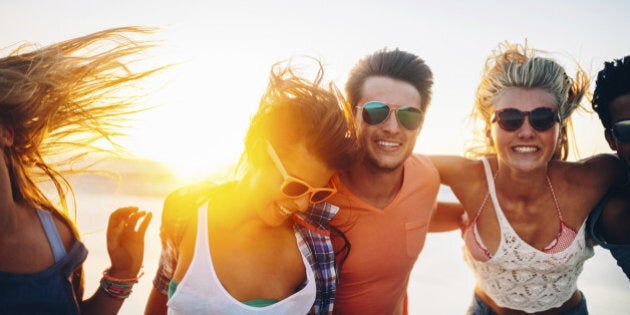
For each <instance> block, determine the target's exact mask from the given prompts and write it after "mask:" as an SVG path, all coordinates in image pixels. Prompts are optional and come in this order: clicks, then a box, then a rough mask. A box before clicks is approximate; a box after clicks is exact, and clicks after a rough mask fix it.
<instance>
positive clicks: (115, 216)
mask: <svg viewBox="0 0 630 315" xmlns="http://www.w3.org/2000/svg"><path fill="white" fill-rule="evenodd" d="M151 218H152V214H151V212H145V211H139V210H138V208H137V207H124V208H119V209H117V210H116V211H114V212H112V214H111V215H110V216H109V223H108V225H107V252H108V253H109V259H110V260H111V263H112V266H111V268H110V269H109V272H108V273H109V275H111V276H113V277H117V278H136V277H137V276H138V272H139V271H140V268H142V261H143V259H144V235H145V232H146V231H147V227H148V226H149V223H150V222H151Z"/></svg>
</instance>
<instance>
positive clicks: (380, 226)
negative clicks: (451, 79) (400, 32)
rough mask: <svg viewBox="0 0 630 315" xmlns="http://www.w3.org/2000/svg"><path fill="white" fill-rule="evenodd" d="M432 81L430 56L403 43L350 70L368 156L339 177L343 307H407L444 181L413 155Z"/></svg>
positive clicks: (339, 295)
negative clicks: (413, 272)
mask: <svg viewBox="0 0 630 315" xmlns="http://www.w3.org/2000/svg"><path fill="white" fill-rule="evenodd" d="M432 85H433V78H432V73H431V70H430V69H429V67H428V66H427V65H426V64H425V63H424V61H423V60H422V59H420V58H419V57H418V56H416V55H414V54H411V53H408V52H405V51H401V50H398V49H396V50H380V51H377V52H375V53H373V54H371V55H368V56H367V57H365V58H364V59H362V60H360V61H359V63H358V64H357V65H355V67H354V68H353V69H352V71H351V72H350V77H349V79H348V81H347V83H346V95H347V97H348V102H349V105H350V106H352V107H353V112H354V115H355V121H356V123H357V127H358V132H359V139H360V141H361V145H362V146H363V149H364V157H363V159H362V161H360V162H359V163H357V164H356V165H355V166H354V167H352V168H351V169H350V170H349V171H347V172H343V173H340V174H338V175H335V177H333V183H334V184H335V185H336V187H337V188H338V193H337V194H336V195H335V196H333V197H332V198H331V199H330V200H329V202H330V203H332V204H335V205H337V206H339V207H340V210H339V212H338V214H337V215H336V216H335V217H334V218H333V220H332V221H331V224H332V225H333V226H335V227H336V228H337V229H339V230H340V231H341V232H342V234H341V235H336V236H335V235H333V245H334V247H335V252H336V253H337V263H338V266H339V268H340V272H339V285H338V287H337V289H336V296H335V305H334V312H335V313H336V314H379V315H382V314H406V313H407V283H408V281H409V275H410V273H411V269H412V267H413V265H414V263H415V262H416V260H417V258H418V255H419V254H420V251H421V250H422V247H423V245H424V240H425V237H426V233H427V231H428V228H429V221H430V220H431V217H432V215H433V213H434V212H435V209H436V206H437V201H436V199H437V194H438V189H439V186H440V179H439V174H438V172H437V170H436V169H435V167H434V166H433V164H432V163H431V162H430V161H429V159H428V158H427V157H425V156H423V155H419V154H412V151H413V148H414V146H415V144H416V139H417V137H418V135H419V133H420V129H421V127H422V123H423V121H424V114H425V113H426V110H427V107H428V105H429V102H430V100H431V87H432ZM453 213H456V212H453ZM451 222H454V220H452V221H451ZM437 228H438V229H440V228H441V227H437ZM450 228H456V227H450ZM450 228H449V229H450ZM432 230H435V228H434V227H433V226H432ZM348 243H349V244H350V250H348V247H345V248H344V246H345V245H347V244H348Z"/></svg>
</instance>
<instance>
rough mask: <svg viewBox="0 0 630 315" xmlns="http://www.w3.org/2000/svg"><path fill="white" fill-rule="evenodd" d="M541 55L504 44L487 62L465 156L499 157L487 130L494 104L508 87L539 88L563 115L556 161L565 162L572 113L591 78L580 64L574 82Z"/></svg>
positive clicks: (519, 46)
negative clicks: (554, 102)
mask: <svg viewBox="0 0 630 315" xmlns="http://www.w3.org/2000/svg"><path fill="white" fill-rule="evenodd" d="M540 53H542V52H541V51H537V50H534V49H531V48H529V47H527V43H525V44H524V45H519V44H510V43H508V42H504V43H501V44H500V45H499V47H498V49H497V50H495V51H494V52H493V54H492V55H491V56H490V57H489V58H488V59H487V60H486V63H485V66H484V69H483V71H482V75H481V82H480V83H479V86H478V87H477V92H476V94H475V104H474V107H473V112H472V119H473V123H474V124H475V132H476V133H475V138H474V139H473V141H472V142H471V143H470V144H469V145H468V146H467V149H466V155H467V156H470V157H478V156H483V155H492V154H496V152H495V150H494V147H493V146H492V145H491V143H490V141H489V139H488V137H487V131H488V130H490V126H491V124H492V122H491V117H492V114H493V113H494V102H495V101H496V98H497V97H498V96H500V95H501V94H502V93H503V92H504V91H505V89H506V88H509V87H523V88H538V89H543V90H545V91H547V92H549V93H550V94H551V95H553V97H554V98H555V99H556V110H557V111H558V115H559V116H560V125H561V131H560V133H561V138H560V139H561V140H560V145H559V146H558V148H557V150H556V153H555V154H554V158H556V159H562V160H566V159H567V157H568V154H569V141H568V136H567V134H571V135H572V134H573V129H572V124H571V114H572V113H573V111H574V110H575V109H577V108H578V107H581V105H580V102H581V100H582V98H583V96H584V95H585V94H586V93H587V91H588V84H589V80H588V76H587V74H586V72H585V71H584V70H582V69H581V68H580V67H579V65H578V70H577V73H576V75H575V80H574V79H572V78H570V77H569V76H568V75H567V74H566V71H565V70H564V68H563V67H562V66H561V65H560V64H558V63H557V62H556V61H554V60H552V59H548V58H543V57H539V56H538V54H540Z"/></svg>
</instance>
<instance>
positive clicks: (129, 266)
mask: <svg viewBox="0 0 630 315" xmlns="http://www.w3.org/2000/svg"><path fill="white" fill-rule="evenodd" d="M151 217H152V215H151V213H150V212H148V213H147V212H144V211H139V210H138V208H137V207H125V208H120V209H117V210H116V211H114V212H113V213H112V214H111V215H110V216H109V222H108V225H107V252H108V253H109V258H110V260H111V268H109V269H108V270H107V271H106V272H105V273H104V275H103V279H101V284H100V286H99V288H98V289H97V290H96V292H95V293H94V295H93V296H92V297H90V298H89V299H87V300H85V301H83V303H81V314H117V313H118V311H119V310H120V307H121V306H122V304H123V302H124V301H125V299H126V298H127V297H128V296H129V294H130V293H131V288H132V287H133V285H134V284H135V283H137V282H138V276H139V272H140V269H141V268H142V261H143V260H144V235H145V233H146V231H147V227H148V226H149V223H150V222H151ZM136 227H137V229H136Z"/></svg>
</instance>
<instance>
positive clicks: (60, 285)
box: [0, 27, 159, 314]
mask: <svg viewBox="0 0 630 315" xmlns="http://www.w3.org/2000/svg"><path fill="white" fill-rule="evenodd" d="M148 32H149V30H148V29H145V28H140V27H124V28H116V29H108V30H104V31H101V32H97V33H93V34H89V35H85V36H83V37H78V38H73V39H69V40H66V41H63V42H59V43H55V44H52V45H49V46H46V47H42V48H37V47H33V46H31V45H24V46H22V47H20V48H19V49H17V50H16V51H14V52H12V53H10V54H9V55H8V56H6V57H4V58H0V149H1V152H0V257H2V259H0V313H2V314H116V313H118V310H119V309H120V307H121V306H122V304H123V302H124V301H125V298H127V297H128V296H129V295H130V294H131V290H132V287H133V285H134V284H135V283H136V282H138V274H139V272H140V268H141V267H142V261H143V258H144V257H143V256H144V234H145V232H146V229H147V226H148V224H149V222H150V220H151V214H150V213H146V212H144V211H139V210H138V209H137V208H135V207H126V208H121V209H118V210H116V211H114V212H113V213H112V214H111V215H110V217H109V223H108V227H107V251H108V253H109V257H110V260H111V267H110V268H108V269H107V270H106V271H105V272H104V273H103V278H102V279H101V285H100V286H99V287H98V289H97V290H96V291H95V292H94V294H93V295H92V296H91V297H89V298H86V299H84V297H83V282H84V279H83V272H82V270H83V269H82V266H83V262H84V261H85V259H86V256H87V249H86V248H85V246H84V245H83V243H82V242H81V240H80V237H79V232H78V231H77V227H76V225H75V223H74V221H73V219H72V217H71V214H70V210H69V209H68V206H67V202H66V200H67V198H73V192H72V187H71V186H70V184H69V183H68V181H67V180H66V177H65V175H67V174H69V173H70V172H76V171H79V170H80V169H76V168H75V169H73V168H72V167H78V165H79V164H73V162H75V161H80V158H81V157H84V156H85V155H86V154H90V155H92V154H94V153H96V152H95V151H97V152H99V153H104V152H105V150H103V149H101V150H99V149H98V148H99V146H95V142H97V140H106V141H107V140H109V141H112V139H115V136H117V135H120V134H121V132H122V130H121V129H120V128H119V127H120V122H121V120H122V119H125V118H128V115H129V114H131V113H133V112H134V111H136V110H138V109H139V108H137V107H136V106H135V103H134V102H132V100H133V98H132V96H133V95H130V94H129V91H130V88H131V87H133V83H134V82H137V81H138V80H139V79H142V78H144V77H146V76H148V75H150V74H151V73H153V72H155V71H157V70H159V69H155V70H149V71H142V72H136V71H130V70H129V68H128V66H130V63H132V62H133V61H134V60H137V59H135V58H137V54H139V53H141V52H144V51H145V50H146V49H147V48H150V47H151V46H152V44H151V43H148V42H142V41H134V40H131V39H130V36H137V35H144V34H146V33H148ZM121 90H124V91H126V93H124V94H123V93H120V92H121ZM78 168H80V167H78ZM42 183H44V184H43V186H40V184H42ZM53 187H54V188H53ZM46 188H49V189H48V190H47V189H46ZM50 188H53V190H52V192H53V193H52V195H56V196H54V197H55V198H51V194H48V193H47V192H49V191H50ZM56 198H58V199H59V201H60V202H59V204H58V203H56V202H53V200H55V199H56Z"/></svg>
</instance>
